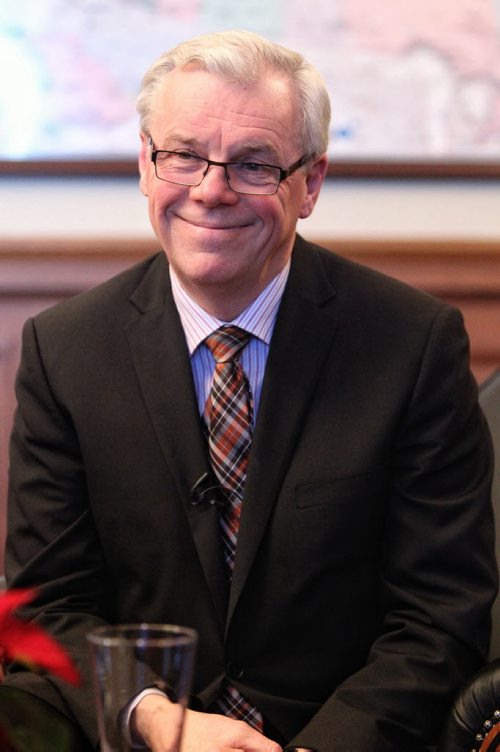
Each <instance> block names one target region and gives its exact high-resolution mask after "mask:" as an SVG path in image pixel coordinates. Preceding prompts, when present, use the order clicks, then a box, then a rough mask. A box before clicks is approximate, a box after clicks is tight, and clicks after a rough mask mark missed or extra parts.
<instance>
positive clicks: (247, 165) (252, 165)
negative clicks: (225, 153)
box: [239, 162, 267, 172]
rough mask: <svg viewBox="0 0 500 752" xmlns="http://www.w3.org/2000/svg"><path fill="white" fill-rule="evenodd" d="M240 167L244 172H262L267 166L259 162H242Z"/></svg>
mask: <svg viewBox="0 0 500 752" xmlns="http://www.w3.org/2000/svg"><path fill="white" fill-rule="evenodd" d="M239 167H241V169H242V170H243V171H244V172H260V171H262V170H265V169H266V167H267V165H264V164H259V162H240V164H239Z"/></svg>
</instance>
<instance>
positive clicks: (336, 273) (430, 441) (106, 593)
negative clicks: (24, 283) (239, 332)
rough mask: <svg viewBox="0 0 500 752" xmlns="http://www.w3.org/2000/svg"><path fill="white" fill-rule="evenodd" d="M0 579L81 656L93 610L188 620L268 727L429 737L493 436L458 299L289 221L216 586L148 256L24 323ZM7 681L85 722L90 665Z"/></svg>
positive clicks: (169, 325)
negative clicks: (238, 500)
mask: <svg viewBox="0 0 500 752" xmlns="http://www.w3.org/2000/svg"><path fill="white" fill-rule="evenodd" d="M17 394H18V405H19V407H18V411H17V415H16V419H15V428H14V432H13V438H12V454H11V458H12V459H11V479H10V480H11V491H10V504H9V529H10V532H9V538H8V546H7V559H6V563H7V574H8V578H9V583H10V585H11V586H23V585H28V584H29V585H31V584H37V585H39V586H40V596H39V599H38V601H37V603H36V604H35V606H34V608H33V609H31V611H30V612H29V613H33V614H34V615H36V618H38V619H39V620H40V622H41V623H43V624H44V625H45V626H47V627H48V628H49V629H51V630H52V631H53V632H54V633H55V634H56V636H57V637H58V639H59V640H61V641H62V642H63V643H64V644H66V645H68V646H69V648H70V649H71V651H72V652H73V654H74V655H75V656H76V658H77V659H79V660H80V661H81V664H82V667H83V671H84V674H85V676H86V672H87V667H86V664H87V661H86V645H85V639H84V634H85V633H86V632H87V631H88V629H89V628H91V627H92V626H94V625H96V624H99V623H101V622H103V621H111V622H134V621H152V622H170V623H179V624H184V625H188V626H191V627H194V628H195V629H196V630H197V631H198V633H199V636H200V643H199V651H198V661H197V670H196V676H195V680H194V688H193V693H194V694H195V695H196V696H197V698H198V700H199V701H200V702H201V703H203V704H209V703H210V701H211V700H212V699H213V698H214V696H215V694H216V692H217V688H218V686H219V684H220V681H221V680H222V678H223V676H224V674H226V675H227V676H228V677H229V678H230V680H231V681H232V682H233V683H234V684H236V686H238V687H239V688H240V689H241V690H242V691H243V692H244V693H245V694H246V696H247V697H248V698H249V699H250V700H251V701H252V702H254V703H255V704H257V705H258V706H259V708H260V709H261V710H262V712H263V713H264V715H265V717H266V718H267V719H268V721H269V722H270V723H271V724H272V726H273V727H274V729H275V730H276V732H278V734H279V736H280V739H281V740H282V741H283V740H292V739H293V740H295V742H296V743H299V742H300V743H301V744H304V745H308V746H312V747H315V748H317V749H318V750H320V752H350V751H351V750H352V752H384V751H388V750H393V751H396V750H397V752H403V751H404V752H407V751H409V750H413V749H415V750H423V749H427V747H428V745H430V744H431V743H432V742H433V740H434V739H435V738H436V736H437V734H438V731H439V727H440V724H441V721H442V717H443V714H444V712H445V709H446V707H447V705H448V703H449V702H450V699H451V697H452V695H453V694H454V693H455V691H456V690H457V689H458V688H459V686H460V685H461V684H462V683H463V682H464V680H465V679H466V677H467V676H468V675H469V674H470V673H471V672H472V671H473V670H475V669H476V667H477V666H478V665H479V664H481V663H482V662H483V661H484V659H485V653H486V649H487V644H488V631H489V607H490V603H491V600H492V598H493V595H494V591H495V584H496V583H495V576H496V575H495V572H496V567H495V564H494V555H493V542H492V530H493V525H492V521H491V509H490V501H489V485H490V481H491V477H490V476H491V450H490V443H489V438H488V434H487V430H486V428H485V422H484V420H483V417H482V415H481V413H480V411H479V409H478V407H477V389H476V385H475V383H474V381H473V379H472V377H471V375H470V373H469V370H468V343H467V337H466V335H465V332H464V329H463V323H462V319H461V316H460V314H459V313H458V312H457V311H456V310H454V309H452V308H450V307H449V306H446V305H445V304H443V303H442V302H439V301H437V300H435V299H434V298H431V297H430V296H427V295H425V294H423V293H420V292H417V291H414V290H412V289H410V288H408V287H407V286H404V285H402V284H400V283H398V282H396V281H394V280H391V279H388V278H387V277H384V276H382V275H380V274H377V273H375V272H373V271H370V270H368V269H365V268H363V267H361V266H358V265H355V264H353V263H350V262H348V261H346V260H343V259H341V258H338V257H336V256H335V255H333V254H331V253H329V252H327V251H324V250H322V249H319V248H317V247H315V246H312V245H310V244H308V243H306V242H305V241H303V240H302V239H300V238H298V239H297V241H296V244H295V248H294V251H293V257H292V266H291V272H290V277H289V281H288V284H287V287H286V290H285V293H284V297H283V300H282V304H281V307H280V310H279V314H278V318H277V322H276V327H275V331H274V334H273V338H272V342H271V347H270V352H269V358H268V363H267V368H266V374H265V379H264V385H263V390H262V398H261V404H260V409H259V414H258V416H257V423H256V429H255V437H254V441H253V446H252V451H251V458H250V464H249V469H248V475H247V482H246V488H245V499H244V504H243V510H242V518H241V527H240V532H239V539H238V551H237V555H236V562H235V568H234V576H233V582H232V586H231V589H230V591H227V588H226V586H225V584H224V583H225V577H224V572H223V563H222V554H221V547H220V542H219V528H218V520H217V509H216V508H215V507H213V506H211V505H209V504H203V503H201V504H193V503H192V501H193V495H192V488H193V486H194V485H195V483H196V481H197V480H198V479H199V478H200V477H201V476H202V475H203V474H204V473H205V472H209V471H210V466H209V460H208V453H207V447H206V441H205V438H204V435H203V431H202V428H201V424H200V417H199V415H198V413H197V407H196V400H195V393H194V387H193V380H192V375H191V370H190V363H189V357H188V352H187V347H186V343H185V339H184V334H183V331H182V328H181V325H180V321H179V317H178V314H177V311H176V308H175V305H174V303H173V300H172V295H171V289H170V283H169V275H168V270H167V264H166V259H165V255H164V254H163V253H160V254H158V255H156V256H154V257H152V258H149V259H147V260H146V261H144V262H142V263H140V264H138V265H136V266H135V267H134V268H132V269H130V270H129V271H126V272H125V273H123V274H121V275H119V276H118V277H116V278H114V279H113V280H111V281H109V282H107V283H106V284H104V285H102V286H100V287H99V288H97V289H95V290H93V291H90V292H88V293H85V294H83V295H80V296H77V297H75V298H73V299H70V300H68V301H66V302H64V303H62V304H61V305H58V306H57V307H55V308H53V309H51V310H49V311H46V312H44V313H42V314H41V315H39V316H37V317H36V318H35V319H34V320H31V321H29V322H28V323H27V324H26V327H25V330H24V345H23V356H22V362H21V366H20V370H19V376H18V381H17ZM9 681H10V682H12V683H15V684H16V685H17V686H23V687H25V688H26V689H28V690H29V691H31V692H34V693H36V694H39V695H41V696H43V697H44V698H45V699H48V700H49V701H50V702H52V703H54V704H55V705H57V706H58V707H59V708H60V709H63V710H65V712H67V713H69V714H72V715H73V716H74V717H75V718H76V719H77V720H78V722H79V723H80V724H81V726H82V728H84V729H85V731H86V733H87V734H88V736H89V738H90V739H92V740H94V741H95V740H96V736H97V731H96V728H95V720H94V713H93V701H92V696H91V692H90V688H89V687H90V685H89V684H88V682H86V684H85V686H84V687H83V688H80V689H78V690H74V689H70V688H69V687H66V686H64V685H62V684H61V683H59V682H58V681H57V680H53V679H51V678H46V679H41V678H39V677H36V676H34V675H33V674H29V673H28V672H17V673H15V674H12V675H11V677H10V678H9Z"/></svg>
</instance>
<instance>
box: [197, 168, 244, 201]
mask: <svg viewBox="0 0 500 752" xmlns="http://www.w3.org/2000/svg"><path fill="white" fill-rule="evenodd" d="M190 195H191V198H192V199H193V201H202V202H203V203H204V204H206V205H207V206H218V205H219V204H236V203H238V200H239V196H238V194H237V193H236V192H235V191H233V190H232V189H231V188H230V187H229V183H228V182H227V178H226V171H225V169H224V167H222V166H220V165H209V166H208V168H207V171H206V173H205V177H204V178H203V180H202V181H201V183H200V184H199V185H193V186H192V187H191V188H190Z"/></svg>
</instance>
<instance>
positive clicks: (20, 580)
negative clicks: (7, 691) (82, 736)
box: [5, 320, 105, 744]
mask: <svg viewBox="0 0 500 752" xmlns="http://www.w3.org/2000/svg"><path fill="white" fill-rule="evenodd" d="M16 394H17V403H18V407H17V412H16V415H15V421H14V428H13V433H12V438H11V447H10V452H11V454H10V479H9V499H8V537H7V546H6V574H7V582H8V586H9V587H11V588H18V587H19V588H20V587H36V588H37V590H38V597H37V599H36V601H35V602H34V603H32V604H30V605H29V606H28V607H26V608H25V609H24V611H23V612H22V617H23V618H26V619H34V620H35V621H36V622H37V623H38V624H40V625H41V626H42V627H44V628H45V629H47V630H48V631H49V632H50V633H51V634H52V635H53V636H54V637H55V638H56V639H57V640H58V641H59V642H60V644H61V645H62V646H63V647H65V648H66V649H67V650H68V651H69V652H70V654H71V655H72V657H73V659H74V660H75V661H76V663H77V665H78V668H79V670H80V672H81V675H82V684H81V686H79V687H76V688H75V687H70V686H69V685H67V684H64V686H63V685H62V683H61V682H60V681H59V680H58V679H56V678H54V677H49V676H41V675H38V674H35V673H32V672H30V671H27V670H26V669H23V668H22V667H20V666H12V667H11V669H10V673H9V674H8V675H7V677H6V679H5V682H6V683H7V684H8V685H11V686H15V687H18V688H21V689H24V690H26V691H28V692H31V693H32V694H34V695H37V696H38V697H40V698H42V699H44V700H46V701H48V702H50V703H51V704H52V705H54V706H55V707H57V709H58V710H60V711H62V712H64V713H65V714H66V715H68V716H69V717H72V718H74V719H76V720H77V722H78V724H79V725H80V726H81V727H82V728H83V730H84V731H85V733H86V735H87V736H88V738H89V739H90V740H91V741H92V742H93V743H94V744H95V743H96V742H97V728H96V724H95V713H94V709H93V704H94V700H93V696H92V692H91V679H90V675H89V660H88V651H87V644H86V637H85V635H86V633H87V632H88V631H89V630H90V629H92V628H93V627H95V626H97V625H99V624H101V623H103V621H104V620H103V618H102V615H101V614H102V612H103V609H102V604H103V602H104V600H105V593H104V592H103V589H102V582H103V581H104V578H103V577H102V576H101V573H102V569H103V562H102V552H101V548H100V545H99V540H98V537H97V535H96V530H95V527H94V523H93V519H92V515H91V511H90V508H89V505H88V501H87V488H86V478H85V472H84V468H83V463H82V458H81V456H80V449H79V446H78V440H77V437H76V434H75V431H74V430H73V426H72V422H71V416H70V415H68V414H67V413H66V412H65V410H64V407H63V406H61V405H59V404H57V402H56V400H55V398H54V395H53V393H52V391H51V386H50V383H48V380H47V378H46V375H45V371H44V364H43V362H42V358H41V355H40V353H39V348H38V345H37V338H36V329H35V324H34V322H33V321H32V320H31V321H28V322H27V323H26V325H25V327H24V332H23V349H22V357H21V364H20V368H19V371H18V376H17V382H16ZM63 698H64V699H63Z"/></svg>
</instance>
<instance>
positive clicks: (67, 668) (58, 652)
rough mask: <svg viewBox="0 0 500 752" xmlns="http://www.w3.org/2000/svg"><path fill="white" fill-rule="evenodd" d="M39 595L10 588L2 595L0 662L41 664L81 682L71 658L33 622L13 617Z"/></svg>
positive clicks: (0, 601) (74, 681) (0, 608)
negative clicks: (14, 613) (20, 607)
mask: <svg viewBox="0 0 500 752" xmlns="http://www.w3.org/2000/svg"><path fill="white" fill-rule="evenodd" d="M35 595H36V591H35V590H32V589H19V590H7V591H6V592H5V593H2V594H1V595H0V662H1V660H2V659H3V660H13V661H18V662H20V663H25V664H28V665H29V666H30V667H32V666H33V667H35V666H36V667H40V668H42V669H45V670H46V671H48V672H50V673H52V674H55V675H56V676H59V677H60V678H61V679H65V680H66V681H68V682H69V683H70V684H78V683H79V681H80V675H79V674H78V671H77V669H76V668H75V666H74V664H73V662H72V661H71V659H70V657H69V656H68V655H67V654H66V652H65V651H64V650H63V649H62V648H61V647H60V646H59V645H58V644H57V642H55V641H54V640H53V639H52V637H49V635H48V634H46V633H45V632H44V631H43V629H41V628H40V627H39V626H38V625H37V624H35V623H34V622H23V621H21V619H17V618H16V617H15V616H13V612H14V611H15V610H16V609H17V608H19V606H22V605H24V604H25V603H29V601H31V600H33V598H34V597H35Z"/></svg>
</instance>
